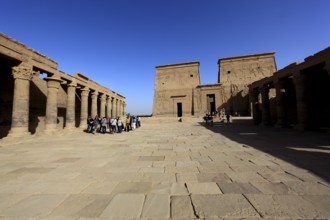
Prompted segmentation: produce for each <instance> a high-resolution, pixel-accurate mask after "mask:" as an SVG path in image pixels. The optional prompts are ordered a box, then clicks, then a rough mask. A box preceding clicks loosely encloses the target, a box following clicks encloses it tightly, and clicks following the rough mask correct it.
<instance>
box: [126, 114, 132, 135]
mask: <svg viewBox="0 0 330 220" xmlns="http://www.w3.org/2000/svg"><path fill="white" fill-rule="evenodd" d="M130 127H131V117H130V115H129V114H127V117H126V128H125V131H126V132H129V130H130Z"/></svg>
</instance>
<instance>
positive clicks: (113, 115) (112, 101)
mask: <svg viewBox="0 0 330 220" xmlns="http://www.w3.org/2000/svg"><path fill="white" fill-rule="evenodd" d="M114 102H115V100H114V98H113V97H111V117H112V118H114V117H116V115H115V112H114Z"/></svg>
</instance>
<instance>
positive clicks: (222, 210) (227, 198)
mask: <svg viewBox="0 0 330 220" xmlns="http://www.w3.org/2000/svg"><path fill="white" fill-rule="evenodd" d="M191 199H192V202H193V206H194V207H195V213H196V216H197V217H198V218H206V219H207V218H210V219H222V218H252V217H255V218H258V217H260V216H259V214H258V213H257V212H256V211H255V209H254V208H253V206H252V205H251V204H250V203H249V202H248V201H247V200H246V199H245V198H244V196H243V195H239V194H223V195H192V196H191Z"/></svg>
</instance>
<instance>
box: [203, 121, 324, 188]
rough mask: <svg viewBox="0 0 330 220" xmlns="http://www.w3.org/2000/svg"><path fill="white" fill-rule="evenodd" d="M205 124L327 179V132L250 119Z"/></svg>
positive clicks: (240, 141)
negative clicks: (256, 124) (271, 125)
mask: <svg viewBox="0 0 330 220" xmlns="http://www.w3.org/2000/svg"><path fill="white" fill-rule="evenodd" d="M200 124H201V125H203V126H205V128H207V129H209V130H211V131H213V132H214V133H219V134H221V135H223V136H225V137H227V138H229V139H231V140H233V141H235V142H238V143H240V144H242V145H244V147H248V148H249V147H252V148H254V149H257V150H260V151H262V152H265V153H267V154H270V155H272V156H274V157H276V158H278V159H281V160H283V161H286V162H289V163H290V164H292V165H294V166H297V167H299V168H302V169H305V170H307V171H309V172H310V173H313V174H315V175H317V176H319V177H320V178H322V179H324V180H325V181H327V182H328V183H330V134H329V133H321V132H314V131H304V132H301V131H296V130H293V129H290V128H276V127H264V126H255V125H253V122H252V119H251V120H247V119H244V120H242V119H234V120H233V123H230V124H227V123H222V122H214V124H213V126H210V125H205V124H204V123H202V122H200Z"/></svg>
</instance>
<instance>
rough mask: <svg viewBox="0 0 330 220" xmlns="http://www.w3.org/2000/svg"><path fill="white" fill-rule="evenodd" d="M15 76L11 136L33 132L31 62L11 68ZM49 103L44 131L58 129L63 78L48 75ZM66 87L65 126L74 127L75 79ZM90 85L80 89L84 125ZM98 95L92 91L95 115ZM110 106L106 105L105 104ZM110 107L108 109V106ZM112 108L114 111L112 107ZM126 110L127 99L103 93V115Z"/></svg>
mask: <svg viewBox="0 0 330 220" xmlns="http://www.w3.org/2000/svg"><path fill="white" fill-rule="evenodd" d="M12 74H13V78H14V96H13V110H12V124H11V129H10V131H9V134H8V136H21V135H26V134H30V133H29V131H28V127H29V100H30V81H31V79H32V77H33V71H32V66H29V65H28V64H26V63H22V64H20V65H19V66H16V67H13V68H12ZM45 80H46V81H47V103H46V118H45V132H46V133H47V132H54V131H57V117H58V114H57V113H58V112H57V110H58V106H57V104H58V103H57V100H58V90H59V88H60V86H61V85H60V83H61V82H62V80H61V79H58V78H53V77H47V78H45ZM67 86H68V88H67V108H66V129H70V128H74V127H75V118H76V117H75V94H76V87H77V85H76V83H74V82H71V83H69V84H68V85H67ZM89 93H90V90H89V88H83V89H81V117H80V126H79V127H82V128H85V126H86V121H87V117H88V96H89ZM97 98H98V92H97V91H94V92H92V93H91V101H92V104H91V114H92V116H93V117H94V116H95V115H97V112H98V111H97ZM106 107H107V108H106ZM106 109H107V111H106V112H105V110H106ZM111 110H112V111H111ZM125 112H126V103H125V102H124V101H122V100H119V99H116V98H115V97H110V96H107V95H106V94H101V96H100V116H106V117H115V116H117V115H124V114H125Z"/></svg>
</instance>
